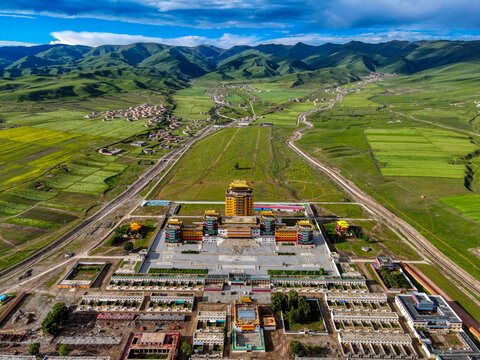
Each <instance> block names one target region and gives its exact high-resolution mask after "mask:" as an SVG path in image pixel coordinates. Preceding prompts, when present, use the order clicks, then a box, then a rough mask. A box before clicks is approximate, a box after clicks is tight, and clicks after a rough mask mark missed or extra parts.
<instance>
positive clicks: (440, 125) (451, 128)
mask: <svg viewBox="0 0 480 360" xmlns="http://www.w3.org/2000/svg"><path fill="white" fill-rule="evenodd" d="M390 112H392V113H395V114H398V115H401V116H404V117H406V118H409V119H411V120H413V121H418V122H422V123H425V124H429V125H433V126H436V127H439V128H442V129H445V130H450V131H455V132H460V133H463V134H466V135H470V136H480V134H477V133H474V132H471V131H468V130H462V129H457V128H453V127H450V126H447V125H442V124H437V123H434V122H433V121H428V120H420V119H417V118H416V117H414V116H412V115H406V114H403V113H401V112H399V111H394V110H390ZM472 120H473V119H472Z"/></svg>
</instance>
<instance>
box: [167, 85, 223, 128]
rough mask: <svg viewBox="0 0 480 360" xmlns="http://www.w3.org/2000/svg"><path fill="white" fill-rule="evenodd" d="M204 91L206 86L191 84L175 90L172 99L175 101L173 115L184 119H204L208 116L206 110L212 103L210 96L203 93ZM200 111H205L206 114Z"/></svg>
mask: <svg viewBox="0 0 480 360" xmlns="http://www.w3.org/2000/svg"><path fill="white" fill-rule="evenodd" d="M206 91H207V88H205V87H201V86H192V87H190V88H186V89H182V90H179V91H177V92H176V94H175V95H174V96H173V101H174V102H175V109H174V111H173V115H175V116H176V117H181V118H182V119H185V120H197V119H202V120H205V119H207V118H208V117H210V115H208V110H210V108H211V107H212V106H213V105H214V103H213V102H212V100H211V99H210V96H209V95H208V94H206V93H205V92H206ZM201 112H205V113H206V115H201V114H200V113H201Z"/></svg>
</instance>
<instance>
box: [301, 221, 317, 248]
mask: <svg viewBox="0 0 480 360" xmlns="http://www.w3.org/2000/svg"><path fill="white" fill-rule="evenodd" d="M312 243H313V225H312V224H310V221H308V220H300V221H299V222H297V244H300V245H308V244H312Z"/></svg>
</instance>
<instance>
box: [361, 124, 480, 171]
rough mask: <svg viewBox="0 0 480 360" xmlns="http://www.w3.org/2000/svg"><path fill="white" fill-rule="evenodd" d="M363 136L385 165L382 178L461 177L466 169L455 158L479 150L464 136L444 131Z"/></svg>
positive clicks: (405, 130)
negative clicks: (456, 162)
mask: <svg viewBox="0 0 480 360" xmlns="http://www.w3.org/2000/svg"><path fill="white" fill-rule="evenodd" d="M365 135H366V137H367V140H368V142H369V144H370V146H371V147H372V149H373V150H374V153H373V154H374V156H375V159H376V160H377V161H378V163H380V164H384V167H381V168H380V170H381V172H382V174H383V175H384V176H422V177H441V178H452V179H455V178H463V177H464V176H465V170H466V168H465V166H464V165H463V164H454V162H455V159H456V158H457V157H458V156H462V155H466V154H468V153H470V152H472V151H474V150H476V149H478V147H477V146H476V145H474V144H472V143H471V142H470V141H469V140H468V138H467V137H464V136H460V135H458V134H455V133H452V132H449V131H444V130H430V129H419V128H403V129H394V130H389V129H367V130H365Z"/></svg>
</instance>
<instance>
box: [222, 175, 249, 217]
mask: <svg viewBox="0 0 480 360" xmlns="http://www.w3.org/2000/svg"><path fill="white" fill-rule="evenodd" d="M225 215H226V216H252V215H253V189H252V188H251V187H250V186H248V184H247V182H246V181H245V180H235V181H233V182H232V183H230V186H229V187H228V189H227V193H226V196H225Z"/></svg>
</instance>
